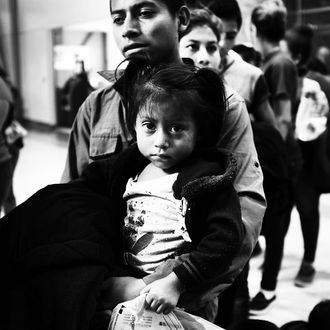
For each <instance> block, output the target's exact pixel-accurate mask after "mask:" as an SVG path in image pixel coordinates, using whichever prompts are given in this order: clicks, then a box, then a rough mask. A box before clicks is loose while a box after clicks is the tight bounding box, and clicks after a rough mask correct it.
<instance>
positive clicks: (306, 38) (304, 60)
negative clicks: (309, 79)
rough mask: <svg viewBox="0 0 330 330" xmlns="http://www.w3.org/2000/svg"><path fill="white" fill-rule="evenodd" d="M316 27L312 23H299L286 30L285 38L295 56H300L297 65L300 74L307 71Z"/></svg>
mask: <svg viewBox="0 0 330 330" xmlns="http://www.w3.org/2000/svg"><path fill="white" fill-rule="evenodd" d="M313 37H314V28H313V26H312V25H310V24H306V25H297V26H295V27H293V28H292V29H290V30H288V31H286V33H285V40H286V42H287V45H288V49H289V51H290V53H291V55H292V57H293V58H297V59H298V58H299V63H298V65H297V68H298V74H299V75H300V76H302V75H304V74H305V73H307V71H308V69H307V66H308V62H309V60H310V58H311V56H312V51H313Z"/></svg>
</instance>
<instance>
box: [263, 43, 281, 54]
mask: <svg viewBox="0 0 330 330" xmlns="http://www.w3.org/2000/svg"><path fill="white" fill-rule="evenodd" d="M279 50H280V45H279V43H278V42H269V41H264V42H263V43H262V54H263V57H266V56H267V55H269V54H271V53H274V52H277V51H279Z"/></svg>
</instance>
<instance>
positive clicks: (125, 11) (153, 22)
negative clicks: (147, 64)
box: [111, 0, 180, 63]
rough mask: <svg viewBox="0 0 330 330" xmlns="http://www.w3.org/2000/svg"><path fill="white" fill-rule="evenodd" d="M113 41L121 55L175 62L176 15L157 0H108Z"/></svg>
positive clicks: (176, 56) (176, 53)
mask: <svg viewBox="0 0 330 330" xmlns="http://www.w3.org/2000/svg"><path fill="white" fill-rule="evenodd" d="M111 18H112V22H113V24H112V26H113V34H114V38H115V40H116V43H117V45H118V47H119V49H120V51H121V52H122V54H123V55H124V56H125V57H135V56H139V55H148V56H149V57H150V60H151V62H152V63H159V62H178V61H180V57H179V51H178V26H179V23H180V22H179V18H178V17H177V16H173V15H171V13H170V12H169V9H168V8H167V6H166V4H165V3H164V2H162V1H159V0H158V1H157V0H111Z"/></svg>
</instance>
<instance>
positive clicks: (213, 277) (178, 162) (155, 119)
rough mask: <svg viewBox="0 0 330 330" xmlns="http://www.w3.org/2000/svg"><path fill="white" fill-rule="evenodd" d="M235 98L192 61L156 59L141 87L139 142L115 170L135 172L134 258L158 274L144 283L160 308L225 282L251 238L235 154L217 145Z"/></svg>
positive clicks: (127, 238) (132, 113) (129, 261)
mask: <svg viewBox="0 0 330 330" xmlns="http://www.w3.org/2000/svg"><path fill="white" fill-rule="evenodd" d="M210 86H212V87H211V88H210ZM225 107H226V101H225V95H224V87H223V85H222V82H221V79H220V78H219V77H218V75H217V74H216V73H215V72H213V71H211V70H209V69H197V68H195V67H190V66H187V65H182V64H179V65H166V66H163V65H160V66H156V67H154V68H153V69H151V68H150V69H146V70H145V71H144V72H143V73H142V74H141V75H140V76H139V77H138V78H137V80H136V81H135V84H134V87H133V92H132V93H131V101H130V102H129V111H128V114H129V115H128V118H127V123H128V128H129V130H130V133H131V134H132V135H135V137H136V141H137V144H136V145H133V146H132V147H131V148H129V149H127V150H125V151H123V152H122V154H120V155H119V156H118V157H117V159H116V160H115V161H114V162H113V163H112V166H111V168H115V169H118V170H117V171H116V172H115V173H113V174H111V175H110V177H111V176H112V177H116V180H119V181H120V182H124V181H126V179H128V180H127V184H126V188H125V192H124V194H123V197H124V201H125V202H126V206H127V207H126V210H127V213H126V216H125V220H124V224H123V228H124V232H123V240H124V242H125V243H124V246H125V248H124V251H125V252H124V263H125V264H126V265H128V266H129V267H130V268H132V269H134V271H135V272H137V273H138V274H140V277H143V276H144V280H145V283H147V284H148V283H149V284H148V285H147V286H146V287H145V288H144V289H143V290H142V293H146V294H147V295H146V304H147V306H148V307H149V308H150V309H151V310H154V311H156V312H157V313H169V312H170V311H171V310H173V308H174V307H175V306H176V305H177V303H178V301H179V298H180V296H181V294H182V293H183V292H189V291H195V294H196V292H199V294H201V293H202V292H203V291H204V292H205V291H207V290H209V289H210V288H211V287H215V286H216V285H217V284H218V283H217V279H219V278H220V277H221V276H220V275H221V273H222V271H223V270H224V269H226V268H227V267H228V266H229V263H228V262H229V260H230V259H231V258H232V256H233V255H234V254H235V253H236V252H235V251H237V249H238V248H239V247H240V244H241V239H242V237H243V236H242V235H243V225H242V221H241V216H240V207H239V201H238V197H237V194H236V192H235V190H234V188H233V186H232V182H233V179H234V172H235V168H234V167H235V166H234V163H235V162H234V161H233V160H232V159H230V158H227V157H226V156H225V154H224V153H222V152H220V151H219V150H217V149H216V143H217V141H218V136H219V134H220V133H221V126H222V122H223V116H224V113H225ZM110 172H113V170H110ZM124 179H125V180H124ZM183 253H185V256H184V257H182V254H183ZM149 274H150V275H149ZM155 274H156V275H155ZM148 275H149V276H148ZM150 282H151V283H150ZM212 298H213V296H212V295H210V296H209V297H208V299H209V300H212Z"/></svg>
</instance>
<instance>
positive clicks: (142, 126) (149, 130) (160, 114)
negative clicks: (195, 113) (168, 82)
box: [135, 102, 197, 170]
mask: <svg viewBox="0 0 330 330" xmlns="http://www.w3.org/2000/svg"><path fill="white" fill-rule="evenodd" d="M135 131H136V138H137V144H138V148H139V150H140V152H141V153H142V155H143V156H145V157H146V158H147V159H149V160H150V162H151V163H152V164H153V165H154V166H156V167H158V168H161V169H163V170H167V169H170V168H171V167H173V166H175V165H179V163H181V162H182V161H184V160H185V159H186V158H187V157H189V156H190V155H191V153H192V152H193V150H194V148H195V145H196V141H197V125H196V123H195V121H194V120H193V119H192V117H191V116H190V115H189V114H187V113H182V112H180V111H179V110H177V107H173V106H172V105H171V104H165V102H163V103H161V104H159V105H158V106H157V107H156V106H155V107H154V108H152V110H150V109H149V110H145V109H141V110H140V112H139V114H138V116H137V119H136V125H135Z"/></svg>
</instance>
